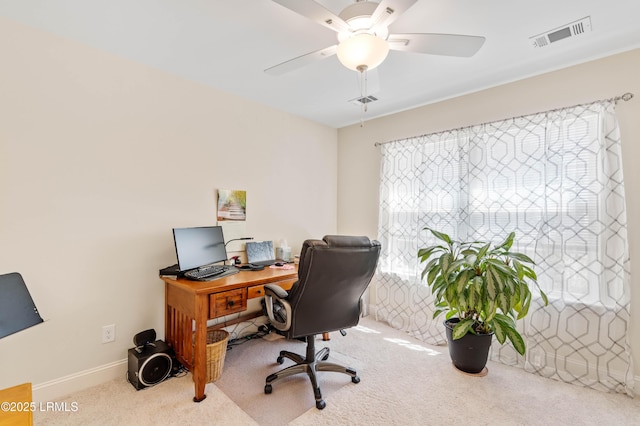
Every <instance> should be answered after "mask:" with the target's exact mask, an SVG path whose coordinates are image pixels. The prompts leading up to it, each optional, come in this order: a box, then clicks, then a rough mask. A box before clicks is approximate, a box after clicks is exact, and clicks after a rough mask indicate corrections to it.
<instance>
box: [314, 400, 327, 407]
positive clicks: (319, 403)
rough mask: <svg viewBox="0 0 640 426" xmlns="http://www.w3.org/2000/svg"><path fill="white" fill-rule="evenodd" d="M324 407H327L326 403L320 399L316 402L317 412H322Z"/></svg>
mask: <svg viewBox="0 0 640 426" xmlns="http://www.w3.org/2000/svg"><path fill="white" fill-rule="evenodd" d="M326 406H327V403H326V402H324V399H321V400H320V401H316V408H317V409H318V410H322V409H323V408H324V407H326Z"/></svg>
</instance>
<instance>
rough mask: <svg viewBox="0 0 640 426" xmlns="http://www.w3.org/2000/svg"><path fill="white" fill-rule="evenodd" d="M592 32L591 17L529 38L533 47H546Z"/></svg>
mask: <svg viewBox="0 0 640 426" xmlns="http://www.w3.org/2000/svg"><path fill="white" fill-rule="evenodd" d="M590 31H591V17H589V16H587V17H586V18H582V19H579V20H577V21H575V22H571V23H570V24H567V25H563V26H562V27H559V28H556V29H553V30H551V31H547V32H545V33H542V34H538V35H536V36H533V37H529V40H530V41H531V43H532V44H533V47H545V46H549V45H550V44H552V43H556V42H558V41H560V40H564V39H565V38H569V37H575V36H579V35H581V34H584V33H586V32H590Z"/></svg>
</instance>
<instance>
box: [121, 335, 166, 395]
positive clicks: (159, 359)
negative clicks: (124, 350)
mask: <svg viewBox="0 0 640 426" xmlns="http://www.w3.org/2000/svg"><path fill="white" fill-rule="evenodd" d="M174 363H175V357H174V353H173V349H171V347H170V346H169V345H167V344H166V343H165V342H163V341H162V340H156V341H155V342H152V343H148V344H145V345H143V346H138V347H135V348H131V349H129V371H127V379H128V380H129V383H131V384H132V385H133V387H134V388H136V389H137V390H140V389H144V388H147V387H151V386H155V385H157V384H158V383H160V382H162V381H163V380H165V379H166V378H167V377H169V375H170V374H171V373H172V371H173V367H174Z"/></svg>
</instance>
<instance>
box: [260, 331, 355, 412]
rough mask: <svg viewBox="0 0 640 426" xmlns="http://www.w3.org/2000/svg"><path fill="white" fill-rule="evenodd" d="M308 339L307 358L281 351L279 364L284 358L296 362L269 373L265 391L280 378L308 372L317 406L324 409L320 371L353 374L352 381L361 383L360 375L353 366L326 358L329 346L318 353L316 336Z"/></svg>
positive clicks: (269, 391) (271, 389) (267, 392)
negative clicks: (318, 374) (318, 376)
mask: <svg viewBox="0 0 640 426" xmlns="http://www.w3.org/2000/svg"><path fill="white" fill-rule="evenodd" d="M306 341H307V356H306V358H303V357H302V356H300V355H298V354H296V353H293V352H289V351H280V356H278V359H277V362H278V364H282V363H283V362H284V358H288V359H290V360H292V361H293V362H295V363H296V364H295V365H292V366H291V367H287V368H285V369H284V370H280V371H279V372H277V373H275V374H271V375H269V376H268V377H267V380H266V384H265V385H264V393H266V394H269V393H271V392H272V391H273V388H272V386H271V384H272V383H274V382H276V381H278V380H280V379H283V378H285V377H289V376H293V375H294V374H299V373H307V375H308V376H309V379H310V380H311V387H312V388H313V395H314V397H315V399H316V408H318V409H319V410H322V409H323V408H324V407H325V406H326V405H327V404H326V403H325V402H324V400H323V399H322V393H321V392H320V387H319V386H318V379H317V372H318V371H333V372H336V373H343V374H348V375H349V376H351V381H352V382H353V383H359V382H360V377H358V374H357V373H356V370H354V369H353V368H350V367H345V366H343V365H340V364H335V363H333V362H327V361H326V360H327V359H328V358H329V348H322V349H321V350H319V351H318V352H317V353H316V349H315V336H307V337H306Z"/></svg>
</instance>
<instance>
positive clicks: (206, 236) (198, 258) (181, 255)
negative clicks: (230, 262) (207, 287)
mask: <svg viewBox="0 0 640 426" xmlns="http://www.w3.org/2000/svg"><path fill="white" fill-rule="evenodd" d="M173 240H174V242H175V245H176V257H177V258H178V268H179V270H180V272H184V271H188V270H190V269H194V268H198V267H201V266H204V265H210V264H212V263H216V262H222V261H226V260H227V249H226V248H225V246H224V237H223V235H222V227H221V226H202V227H197V228H173Z"/></svg>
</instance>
